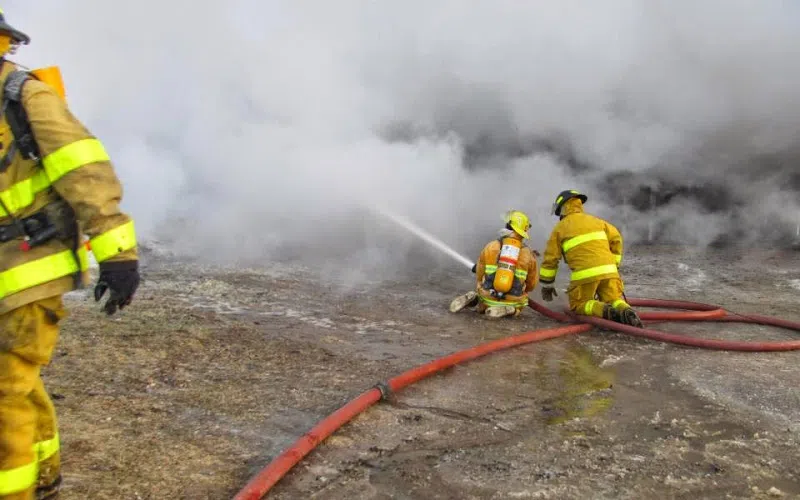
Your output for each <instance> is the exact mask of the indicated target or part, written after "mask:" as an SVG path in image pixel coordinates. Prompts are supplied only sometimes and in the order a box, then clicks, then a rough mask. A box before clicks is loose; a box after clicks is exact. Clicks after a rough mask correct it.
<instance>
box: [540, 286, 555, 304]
mask: <svg viewBox="0 0 800 500" xmlns="http://www.w3.org/2000/svg"><path fill="white" fill-rule="evenodd" d="M553 297H558V292H556V289H555V287H552V286H543V287H542V300H544V301H545V302H550V301H552V300H553Z"/></svg>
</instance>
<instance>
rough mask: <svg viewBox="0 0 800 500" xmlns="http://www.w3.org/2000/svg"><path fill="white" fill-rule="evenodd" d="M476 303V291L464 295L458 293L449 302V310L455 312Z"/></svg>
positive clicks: (473, 305)
mask: <svg viewBox="0 0 800 500" xmlns="http://www.w3.org/2000/svg"><path fill="white" fill-rule="evenodd" d="M476 305H478V293H477V292H474V291H473V292H467V293H465V294H464V295H459V296H458V297H456V298H454V299H453V301H452V302H450V312H452V313H457V312H458V311H460V310H462V309H464V308H467V307H475V306H476Z"/></svg>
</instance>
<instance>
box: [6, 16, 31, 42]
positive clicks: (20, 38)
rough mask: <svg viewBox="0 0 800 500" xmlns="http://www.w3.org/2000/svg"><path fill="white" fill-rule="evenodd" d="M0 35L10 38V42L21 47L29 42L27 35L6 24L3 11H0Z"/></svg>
mask: <svg viewBox="0 0 800 500" xmlns="http://www.w3.org/2000/svg"><path fill="white" fill-rule="evenodd" d="M0 33H4V34H6V35H8V36H10V37H11V39H12V40H14V41H15V42H17V43H21V44H23V45H28V44H29V43H30V41H31V38H30V37H29V36H28V35H26V34H25V33H23V32H21V31H19V30H18V29H16V28H14V27H13V26H11V25H10V24H8V23H7V22H6V18H5V16H3V9H0Z"/></svg>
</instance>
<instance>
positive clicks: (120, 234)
mask: <svg viewBox="0 0 800 500" xmlns="http://www.w3.org/2000/svg"><path fill="white" fill-rule="evenodd" d="M89 246H90V247H91V249H92V253H93V254H94V258H95V259H96V260H97V262H103V261H104V260H107V259H110V258H111V257H113V256H115V255H117V254H118V253H121V252H124V251H125V250H130V249H131V248H133V247H135V246H136V230H135V229H134V227H133V221H128V222H126V223H125V224H122V225H119V226H117V227H115V228H114V229H111V230H110V231H106V232H105V233H103V234H100V235H98V236H95V237H94V238H92V239H91V240H89Z"/></svg>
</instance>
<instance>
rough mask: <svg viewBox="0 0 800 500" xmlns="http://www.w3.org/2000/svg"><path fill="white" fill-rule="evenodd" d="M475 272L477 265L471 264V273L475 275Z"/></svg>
mask: <svg viewBox="0 0 800 500" xmlns="http://www.w3.org/2000/svg"><path fill="white" fill-rule="evenodd" d="M477 270H478V264H472V272H473V273H475V271H477Z"/></svg>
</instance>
